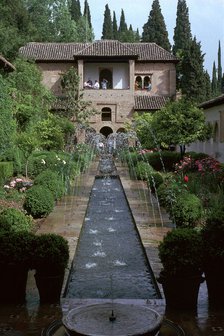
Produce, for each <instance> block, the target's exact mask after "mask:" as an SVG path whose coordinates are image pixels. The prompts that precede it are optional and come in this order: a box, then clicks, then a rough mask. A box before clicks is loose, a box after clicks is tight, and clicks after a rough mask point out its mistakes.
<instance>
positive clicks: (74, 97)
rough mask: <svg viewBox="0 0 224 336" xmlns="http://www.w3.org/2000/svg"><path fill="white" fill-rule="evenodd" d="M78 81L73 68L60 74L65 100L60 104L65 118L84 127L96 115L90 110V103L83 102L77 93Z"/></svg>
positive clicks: (81, 96)
mask: <svg viewBox="0 0 224 336" xmlns="http://www.w3.org/2000/svg"><path fill="white" fill-rule="evenodd" d="M79 80H80V79H79V76H78V74H77V70H76V69H75V68H74V67H71V68H70V69H69V70H68V71H67V72H66V73H64V74H62V77H61V83H62V88H63V93H64V94H65V98H66V99H64V100H63V101H62V103H63V104H64V109H65V111H66V115H67V117H68V118H72V120H74V121H76V123H77V124H80V125H82V126H84V125H88V119H89V118H90V117H91V116H92V115H94V114H96V111H95V110H94V109H92V108H91V103H90V102H88V101H84V100H83V95H82V94H80V93H79Z"/></svg>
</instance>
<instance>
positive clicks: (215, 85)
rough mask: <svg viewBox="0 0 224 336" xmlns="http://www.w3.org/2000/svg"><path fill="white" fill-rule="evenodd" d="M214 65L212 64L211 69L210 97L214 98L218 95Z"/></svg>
mask: <svg viewBox="0 0 224 336" xmlns="http://www.w3.org/2000/svg"><path fill="white" fill-rule="evenodd" d="M216 70H217V69H216V65H215V61H214V62H213V68H212V96H213V97H216V96H217V95H218V81H217V75H216Z"/></svg>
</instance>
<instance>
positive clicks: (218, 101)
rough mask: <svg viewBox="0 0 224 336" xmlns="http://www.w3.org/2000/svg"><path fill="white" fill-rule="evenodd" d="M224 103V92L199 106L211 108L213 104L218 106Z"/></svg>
mask: <svg viewBox="0 0 224 336" xmlns="http://www.w3.org/2000/svg"><path fill="white" fill-rule="evenodd" d="M222 104H224V94H222V95H221V96H218V97H216V98H213V99H210V100H208V101H206V102H204V103H201V104H200V105H199V107H202V108H205V109H206V108H209V107H212V106H218V105H222Z"/></svg>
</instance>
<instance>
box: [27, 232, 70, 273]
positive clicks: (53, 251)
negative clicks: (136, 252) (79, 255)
mask: <svg viewBox="0 0 224 336" xmlns="http://www.w3.org/2000/svg"><path fill="white" fill-rule="evenodd" d="M68 259H69V247H68V242H67V240H66V239H65V238H63V237H62V236H60V235H57V234H54V233H48V234H42V235H40V236H36V240H35V244H34V249H33V268H34V269H36V271H37V272H38V273H41V274H42V275H43V274H45V275H57V274H60V273H63V272H64V271H65V268H66V267H67V264H68Z"/></svg>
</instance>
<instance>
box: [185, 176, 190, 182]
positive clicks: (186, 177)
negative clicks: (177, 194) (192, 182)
mask: <svg viewBox="0 0 224 336" xmlns="http://www.w3.org/2000/svg"><path fill="white" fill-rule="evenodd" d="M188 181H189V177H188V176H187V175H184V182H186V183H187V182H188Z"/></svg>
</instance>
